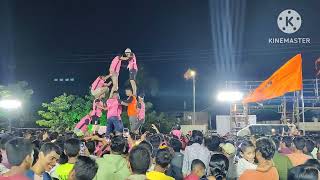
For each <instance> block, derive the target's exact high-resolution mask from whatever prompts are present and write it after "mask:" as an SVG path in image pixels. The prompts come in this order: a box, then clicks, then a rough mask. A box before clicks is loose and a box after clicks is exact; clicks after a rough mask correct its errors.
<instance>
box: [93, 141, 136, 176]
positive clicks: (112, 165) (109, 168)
mask: <svg viewBox="0 0 320 180" xmlns="http://www.w3.org/2000/svg"><path fill="white" fill-rule="evenodd" d="M125 141H126V140H125V138H124V137H123V136H114V137H113V138H112V139H111V154H106V155H104V156H103V157H102V158H98V159H97V164H98V166H99V168H98V172H97V175H96V176H95V178H94V179H96V180H100V179H105V178H106V177H108V180H125V179H126V178H127V177H128V176H129V175H130V171H129V169H128V166H127V161H126V159H125V158H124V157H122V154H123V152H124V150H125V145H126V142H125Z"/></svg>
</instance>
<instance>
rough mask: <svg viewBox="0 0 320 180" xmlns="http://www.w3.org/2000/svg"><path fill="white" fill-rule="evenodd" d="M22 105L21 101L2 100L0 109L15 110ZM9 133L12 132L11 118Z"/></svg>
mask: <svg viewBox="0 0 320 180" xmlns="http://www.w3.org/2000/svg"><path fill="white" fill-rule="evenodd" d="M21 105H22V103H21V101H19V100H16V99H3V100H0V108H2V109H5V110H8V111H10V110H15V109H18V108H20V107H21ZM8 129H9V132H11V119H10V117H9V127H8Z"/></svg>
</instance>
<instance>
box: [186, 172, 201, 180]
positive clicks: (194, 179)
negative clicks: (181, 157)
mask: <svg viewBox="0 0 320 180" xmlns="http://www.w3.org/2000/svg"><path fill="white" fill-rule="evenodd" d="M183 180H199V177H198V176H197V175H194V174H192V173H191V174H190V175H189V176H187V177H185V178H184V179H183Z"/></svg>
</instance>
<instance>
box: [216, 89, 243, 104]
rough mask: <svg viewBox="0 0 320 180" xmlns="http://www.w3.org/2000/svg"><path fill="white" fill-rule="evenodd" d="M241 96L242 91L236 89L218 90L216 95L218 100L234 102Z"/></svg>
mask: <svg viewBox="0 0 320 180" xmlns="http://www.w3.org/2000/svg"><path fill="white" fill-rule="evenodd" d="M242 98H243V93H241V92H236V91H224V92H220V93H219V94H218V96H217V99H218V101H224V102H234V101H240V100H242Z"/></svg>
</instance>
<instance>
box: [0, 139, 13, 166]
mask: <svg viewBox="0 0 320 180" xmlns="http://www.w3.org/2000/svg"><path fill="white" fill-rule="evenodd" d="M11 139H13V137H12V136H11V135H9V134H3V135H2V136H1V140H0V150H1V155H2V161H1V164H2V165H4V166H5V167H6V168H8V169H10V167H11V166H10V164H9V162H8V158H7V153H6V143H7V142H8V141H10V140H11ZM4 170H5V169H4ZM5 171H6V170H5Z"/></svg>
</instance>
